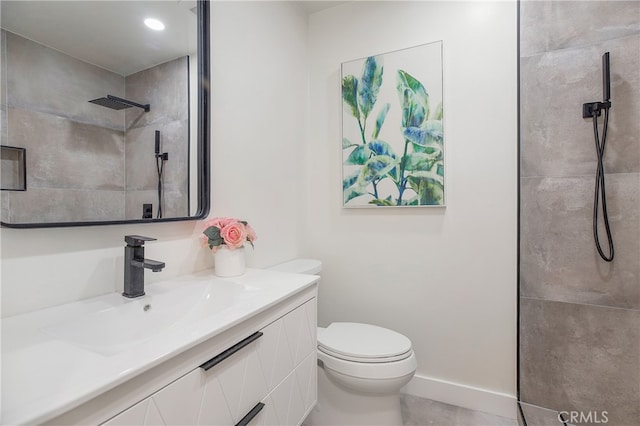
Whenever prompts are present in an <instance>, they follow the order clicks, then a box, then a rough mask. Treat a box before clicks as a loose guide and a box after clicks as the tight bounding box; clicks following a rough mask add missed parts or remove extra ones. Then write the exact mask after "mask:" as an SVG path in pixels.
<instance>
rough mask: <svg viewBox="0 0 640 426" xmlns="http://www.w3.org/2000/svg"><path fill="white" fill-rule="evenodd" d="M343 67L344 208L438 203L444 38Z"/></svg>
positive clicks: (441, 168) (440, 196)
mask: <svg viewBox="0 0 640 426" xmlns="http://www.w3.org/2000/svg"><path fill="white" fill-rule="evenodd" d="M341 71H342V190H343V206H344V207H425V206H444V205H445V185H444V132H443V125H442V123H443V117H444V113H443V108H442V98H443V83H442V41H437V42H433V43H429V44H424V45H420V46H416V47H411V48H407V49H402V50H397V51H394V52H389V53H384V54H380V55H376V56H369V57H367V58H363V59H357V60H354V61H349V62H345V63H343V64H342V66H341Z"/></svg>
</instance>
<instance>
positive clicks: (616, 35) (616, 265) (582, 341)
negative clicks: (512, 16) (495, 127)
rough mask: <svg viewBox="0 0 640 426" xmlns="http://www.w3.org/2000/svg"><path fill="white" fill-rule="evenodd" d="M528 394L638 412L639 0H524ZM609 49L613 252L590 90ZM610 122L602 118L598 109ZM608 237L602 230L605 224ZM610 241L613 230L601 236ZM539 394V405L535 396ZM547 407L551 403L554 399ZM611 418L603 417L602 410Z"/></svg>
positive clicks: (530, 410) (625, 414)
mask: <svg viewBox="0 0 640 426" xmlns="http://www.w3.org/2000/svg"><path fill="white" fill-rule="evenodd" d="M520 18H521V19H520V37H521V42H520V43H521V44H520V48H521V49H520V52H521V58H520V65H521V69H520V71H521V75H520V96H521V101H520V108H521V109H520V119H521V127H520V131H521V139H520V144H521V145H520V149H521V152H520V154H521V157H520V165H521V168H520V177H521V183H520V196H521V216H520V224H521V230H520V248H521V261H520V297H521V299H520V348H519V353H520V366H519V371H520V397H521V401H523V402H524V403H525V404H523V406H524V407H526V409H525V410H524V412H525V417H526V418H527V424H529V425H531V424H533V425H536V424H560V423H559V422H558V420H557V417H554V415H553V414H554V413H555V412H557V411H570V410H574V411H579V412H581V413H584V415H587V414H588V413H590V412H591V413H592V417H591V419H590V420H588V419H583V421H581V422H578V423H577V424H595V423H596V422H595V420H596V417H593V415H594V414H593V413H595V412H599V413H601V412H602V411H607V414H608V422H607V424H609V425H623V426H626V425H636V424H638V422H639V419H640V121H638V117H640V74H639V73H638V69H640V2H637V1H620V2H608V1H578V2H564V1H551V2H547V1H545V2H537V1H535V2H534V1H523V2H522V3H521V8H520ZM607 51H608V52H611V79H612V81H611V98H612V99H611V100H612V108H611V113H610V122H609V134H608V138H607V145H606V152H605V172H606V183H607V198H608V208H609V219H610V223H611V228H612V233H613V238H614V243H615V250H616V255H615V259H614V261H613V262H612V263H606V262H604V261H603V260H601V259H600V258H599V256H598V254H597V252H596V250H595V246H594V242H593V232H592V208H593V195H594V184H595V171H596V152H595V143H594V140H593V127H592V123H591V121H590V120H585V119H583V118H582V114H581V108H582V104H583V103H585V102H591V101H599V100H601V99H602V65H601V57H602V54H603V53H604V52H607ZM600 125H602V120H601V121H600ZM600 234H601V236H603V237H604V235H605V234H604V231H603V230H601V231H600ZM602 242H603V244H604V245H605V249H606V237H605V239H603V240H602ZM527 404H530V405H527ZM546 410H550V411H546ZM600 420H602V418H600Z"/></svg>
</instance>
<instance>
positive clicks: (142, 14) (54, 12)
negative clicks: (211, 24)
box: [0, 0, 197, 76]
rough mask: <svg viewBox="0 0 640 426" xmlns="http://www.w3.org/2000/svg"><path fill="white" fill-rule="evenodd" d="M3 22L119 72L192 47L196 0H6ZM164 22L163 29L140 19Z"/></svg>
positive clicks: (140, 67) (131, 70) (188, 51)
mask: <svg viewBox="0 0 640 426" xmlns="http://www.w3.org/2000/svg"><path fill="white" fill-rule="evenodd" d="M0 7H1V8H2V13H1V16H2V28H3V29H6V30H8V31H10V32H12V33H15V34H18V35H20V36H22V37H25V38H28V39H30V40H33V41H36V42H38V43H40V44H43V45H45V46H47V47H51V48H53V49H56V50H58V51H61V52H63V53H65V54H67V55H70V56H72V57H74V58H77V59H80V60H83V61H85V62H89V63H91V64H94V65H97V66H99V67H101V68H104V69H107V70H109V71H113V72H115V73H117V74H120V75H122V76H127V75H130V74H133V73H135V72H138V71H141V70H144V69H147V68H150V67H152V66H155V65H158V64H161V63H164V62H167V61H169V60H172V59H175V58H178V57H181V56H185V55H187V54H193V53H195V52H196V49H197V37H196V36H197V34H196V33H197V16H196V14H195V13H194V12H195V9H194V10H193V11H192V9H193V8H194V7H196V2H195V0H189V1H186V0H181V1H179V0H169V1H166V0H164V1H162V0H161V1H153V0H144V1H7V0H2V2H1V3H0ZM148 17H153V18H156V19H159V20H161V21H163V22H164V24H165V27H166V28H165V30H164V31H153V30H150V29H148V28H147V27H146V26H145V25H144V23H143V21H144V19H145V18H148Z"/></svg>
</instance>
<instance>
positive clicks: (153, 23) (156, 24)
mask: <svg viewBox="0 0 640 426" xmlns="http://www.w3.org/2000/svg"><path fill="white" fill-rule="evenodd" d="M144 24H145V25H146V26H147V27H149V28H151V29H152V30H156V31H162V30H164V24H163V23H162V22H160V21H158V20H157V19H153V18H147V19H145V20H144Z"/></svg>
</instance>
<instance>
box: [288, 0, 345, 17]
mask: <svg viewBox="0 0 640 426" xmlns="http://www.w3.org/2000/svg"><path fill="white" fill-rule="evenodd" d="M298 3H300V5H301V6H302V8H303V9H304V10H306V11H307V13H308V14H312V13H316V12H320V11H321V10H325V9H329V8H331V7H334V6H339V5H341V4H344V3H348V2H346V1H312V0H302V1H299V2H298Z"/></svg>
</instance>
